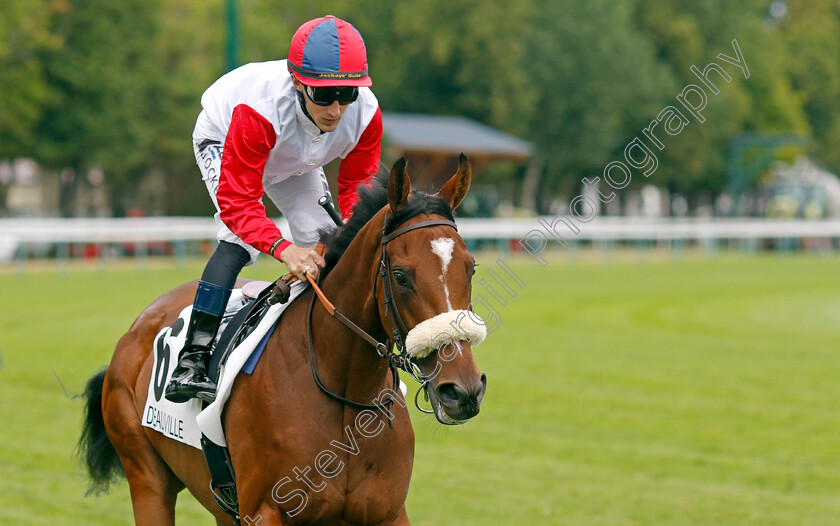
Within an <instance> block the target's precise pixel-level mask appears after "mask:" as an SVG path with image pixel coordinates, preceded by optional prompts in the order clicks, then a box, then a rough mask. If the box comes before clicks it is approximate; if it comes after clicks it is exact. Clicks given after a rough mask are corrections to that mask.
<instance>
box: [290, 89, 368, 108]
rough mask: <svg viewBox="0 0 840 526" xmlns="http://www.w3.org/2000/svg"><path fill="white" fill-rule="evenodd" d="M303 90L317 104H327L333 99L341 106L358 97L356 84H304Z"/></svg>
mask: <svg viewBox="0 0 840 526" xmlns="http://www.w3.org/2000/svg"><path fill="white" fill-rule="evenodd" d="M304 91H305V92H306V96H307V97H309V100H311V101H312V102H314V103H315V104H317V105H318V106H329V105H331V104H332V103H333V102H335V101H338V103H339V104H341V105H342V106H343V105H345V104H350V103H351V102H353V101H355V100H356V99H358V98H359V88H357V87H356V86H322V87H314V86H304Z"/></svg>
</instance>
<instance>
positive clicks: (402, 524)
mask: <svg viewBox="0 0 840 526" xmlns="http://www.w3.org/2000/svg"><path fill="white" fill-rule="evenodd" d="M385 524H387V526H411V522H410V521H409V520H408V513H407V512H406V511H405V506H403V507H402V509H401V510H400V512H399V514H397V518H396V519H394V520H393V521H389V522H387V523H383V526H385Z"/></svg>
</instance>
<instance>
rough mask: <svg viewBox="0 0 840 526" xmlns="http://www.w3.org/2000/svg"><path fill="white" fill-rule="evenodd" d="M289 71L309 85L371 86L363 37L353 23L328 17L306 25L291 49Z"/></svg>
mask: <svg viewBox="0 0 840 526" xmlns="http://www.w3.org/2000/svg"><path fill="white" fill-rule="evenodd" d="M287 64H288V67H289V71H290V72H291V73H292V74H293V75H294V76H295V78H297V79H298V80H299V81H300V82H302V83H303V84H306V85H307V86H314V87H321V86H370V85H371V84H372V82H371V80H370V77H369V76H368V67H367V51H366V50H365V41H364V40H362V35H360V34H359V32H358V31H357V30H356V28H355V27H353V26H352V25H351V24H350V23H349V22H345V21H344V20H342V19H340V18H336V17H334V16H332V15H327V16H324V17H321V18H316V19H314V20H310V21H309V22H306V23H305V24H303V25H302V26H300V28H298V30H297V31H296V32H295V34H294V36H293V37H292V43H291V45H290V46H289V59H288V61H287Z"/></svg>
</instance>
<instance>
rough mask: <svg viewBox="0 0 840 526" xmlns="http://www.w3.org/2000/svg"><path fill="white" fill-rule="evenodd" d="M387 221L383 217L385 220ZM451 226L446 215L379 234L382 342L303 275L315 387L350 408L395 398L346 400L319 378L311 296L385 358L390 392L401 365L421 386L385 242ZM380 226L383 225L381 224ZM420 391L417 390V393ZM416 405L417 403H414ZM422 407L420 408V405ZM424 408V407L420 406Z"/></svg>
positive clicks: (387, 405)
mask: <svg viewBox="0 0 840 526" xmlns="http://www.w3.org/2000/svg"><path fill="white" fill-rule="evenodd" d="M386 222H387V221H386ZM440 225H444V226H451V227H452V228H454V229H455V230H456V231H457V230H458V226H457V225H456V224H455V223H454V222H453V221H449V220H446V219H432V220H429V221H421V222H419V223H414V224H411V225H408V226H404V227H402V228H399V229H397V230H395V231H393V232H391V233H390V234H387V235H385V234H384V233H383V236H382V242H381V245H382V255H381V256H380V259H379V276H380V277H381V278H382V289H383V294H384V296H385V298H384V303H385V317H390V318H392V320H393V321H392V322H391V335H392V337H393V339H388V340H386V341H385V342H380V341H378V340H377V339H376V338H374V337H373V336H371V335H370V334H368V333H367V332H366V331H365V330H364V329H362V328H361V327H359V326H358V325H356V324H355V323H353V322H352V321H351V320H350V319H349V318H348V317H347V316H345V315H344V314H342V313H341V311H339V310H338V309H336V308H335V305H333V304H332V303H331V302H330V301H329V300H328V299H327V297H326V296H325V295H324V292H323V291H322V290H321V288H320V287H319V286H318V283H317V282H316V281H315V280H314V279H313V278H312V276H310V275H309V274H307V275H306V279H307V281H309V284H310V285H312V288H313V289H314V291H315V295H313V297H312V303H311V304H310V305H309V313H308V314H307V317H306V338H307V340H306V343H307V346H308V349H309V365H310V366H311V367H312V377H313V378H314V379H315V384H316V385H317V386H318V388H319V389H320V390H321V391H322V392H323V393H324V394H325V395H327V396H328V397H329V398H331V399H333V400H335V401H336V402H339V403H342V404H345V405H348V406H350V407H352V408H354V409H361V410H364V409H370V410H376V409H389V408H390V407H391V405H393V404H394V402H396V400H395V399H394V397H393V396H389V397H388V399H387V400H385V402H383V403H379V402H376V401H374V403H372V404H363V403H359V402H354V401H352V400H348V399H347V398H344V397H342V396H339V395H337V394H335V393H333V392H332V391H330V390H329V389H328V388H327V387H326V386H325V385H324V383H323V382H322V381H321V378H320V376H319V375H318V371H317V368H316V367H315V359H314V356H313V347H314V344H313V339H312V312H313V311H314V310H315V300H316V299H318V300H320V302H321V304H322V305H323V306H324V308H325V309H326V310H327V312H328V313H329V314H330V316H332V317H333V318H335V319H337V320H338V321H340V322H341V323H342V324H344V325H345V326H346V327H347V328H349V329H350V330H352V331H353V332H355V333H356V334H357V335H358V336H359V337H361V338H362V339H363V340H365V341H366V342H368V343H369V344H370V345H371V346H373V348H374V349H375V350H376V354H378V355H379V356H380V357H381V358H384V359H386V360H388V368H389V369H390V370H391V376H392V381H393V389H392V392H394V393H396V392H397V389H399V381H400V377H399V370H400V369H402V370H403V371H405V372H406V373H408V374H409V375H410V376H411V377H412V378H414V379H415V380H416V381H417V382H419V383H420V384H421V388H422V387H425V385H426V383H427V381H425V380H422V379H421V378H419V372H418V370H417V366H416V365H415V364H414V361H413V359H412V358H411V357H410V356H409V355H408V354H407V352H406V348H405V337H406V335H407V334H408V330H407V328H406V326H405V322H404V321H403V319H402V316H401V315H400V312H399V308H398V307H397V303H396V301H394V291H393V287H392V286H391V279H390V275H391V261H390V258H389V257H388V251H387V250H386V247H387V245H388V243H389V242H391V241H393V240H394V239H396V238H398V237H399V236H401V235H403V234H405V233H406V232H410V231H412V230H417V229H419V228H426V227H432V226H440ZM383 228H384V226H383ZM319 280H320V277H319ZM376 281H377V280H376V278H374V281H373V295H374V297H376ZM393 344H396V348H397V351H396V352H394V350H393ZM419 393H420V391H419V390H418V392H417V394H419ZM414 399H415V403H417V397H416V396H415V397H414ZM418 408H419V404H418ZM421 410H423V409H421ZM423 411H424V412H426V411H425V410H423ZM385 414H387V415H388V425H389V426H391V428H393V427H394V424H393V422H392V420H391V419H392V415H391V412H390V411H386V412H385Z"/></svg>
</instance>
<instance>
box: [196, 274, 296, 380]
mask: <svg viewBox="0 0 840 526" xmlns="http://www.w3.org/2000/svg"><path fill="white" fill-rule="evenodd" d="M290 283H291V281H288V280H285V276H284V277H282V278H280V279H278V280H277V281H275V282H274V283H269V282H267V281H251V282H249V283H247V284H246V285H245V286H243V287H242V292H243V294H244V299H243V300H244V304H243V305H242V306H241V307H240V308H239V310H238V311H236V312H235V313H234V314H233V315H231V316H229V317H227V318H226V319H225V320H223V321H222V327H221V329H220V330H219V337H218V338H217V339H216V342H215V343H214V344H213V350H212V353H211V355H210V363H209V364H208V366H207V376H208V377H209V378H210V379H211V380H213V382H215V383H218V382H219V377H220V375H221V368H222V365H224V363H225V361H226V360H227V358H228V356H230V353H231V352H232V351H233V350H234V349H235V348H236V346H237V345H239V344H240V343H242V340H244V339H245V338H247V337H248V335H250V334H251V333H252V332H254V329H256V328H257V326H258V325H259V324H260V321H262V319H263V316H265V313H266V312H267V311H268V308H269V307H271V306H272V305H276V304H277V303H286V302H287V301H289V294H290V293H291V287H290ZM273 331H274V330H273V329H272V330H270V331H268V333H267V334H266V338H264V341H263V342H261V343H260V346H259V347H257V349H256V350H255V351H254V354H253V356H252V359H251V360H249V364H248V367H246V369H245V372H247V373H248V374H251V373H252V372H253V367H254V366H256V362H257V360H259V357H260V355H261V354H262V351H263V349H264V347H265V343H266V341H267V340H268V336H270V335H271V333H272V332H273ZM248 369H250V370H248Z"/></svg>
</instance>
